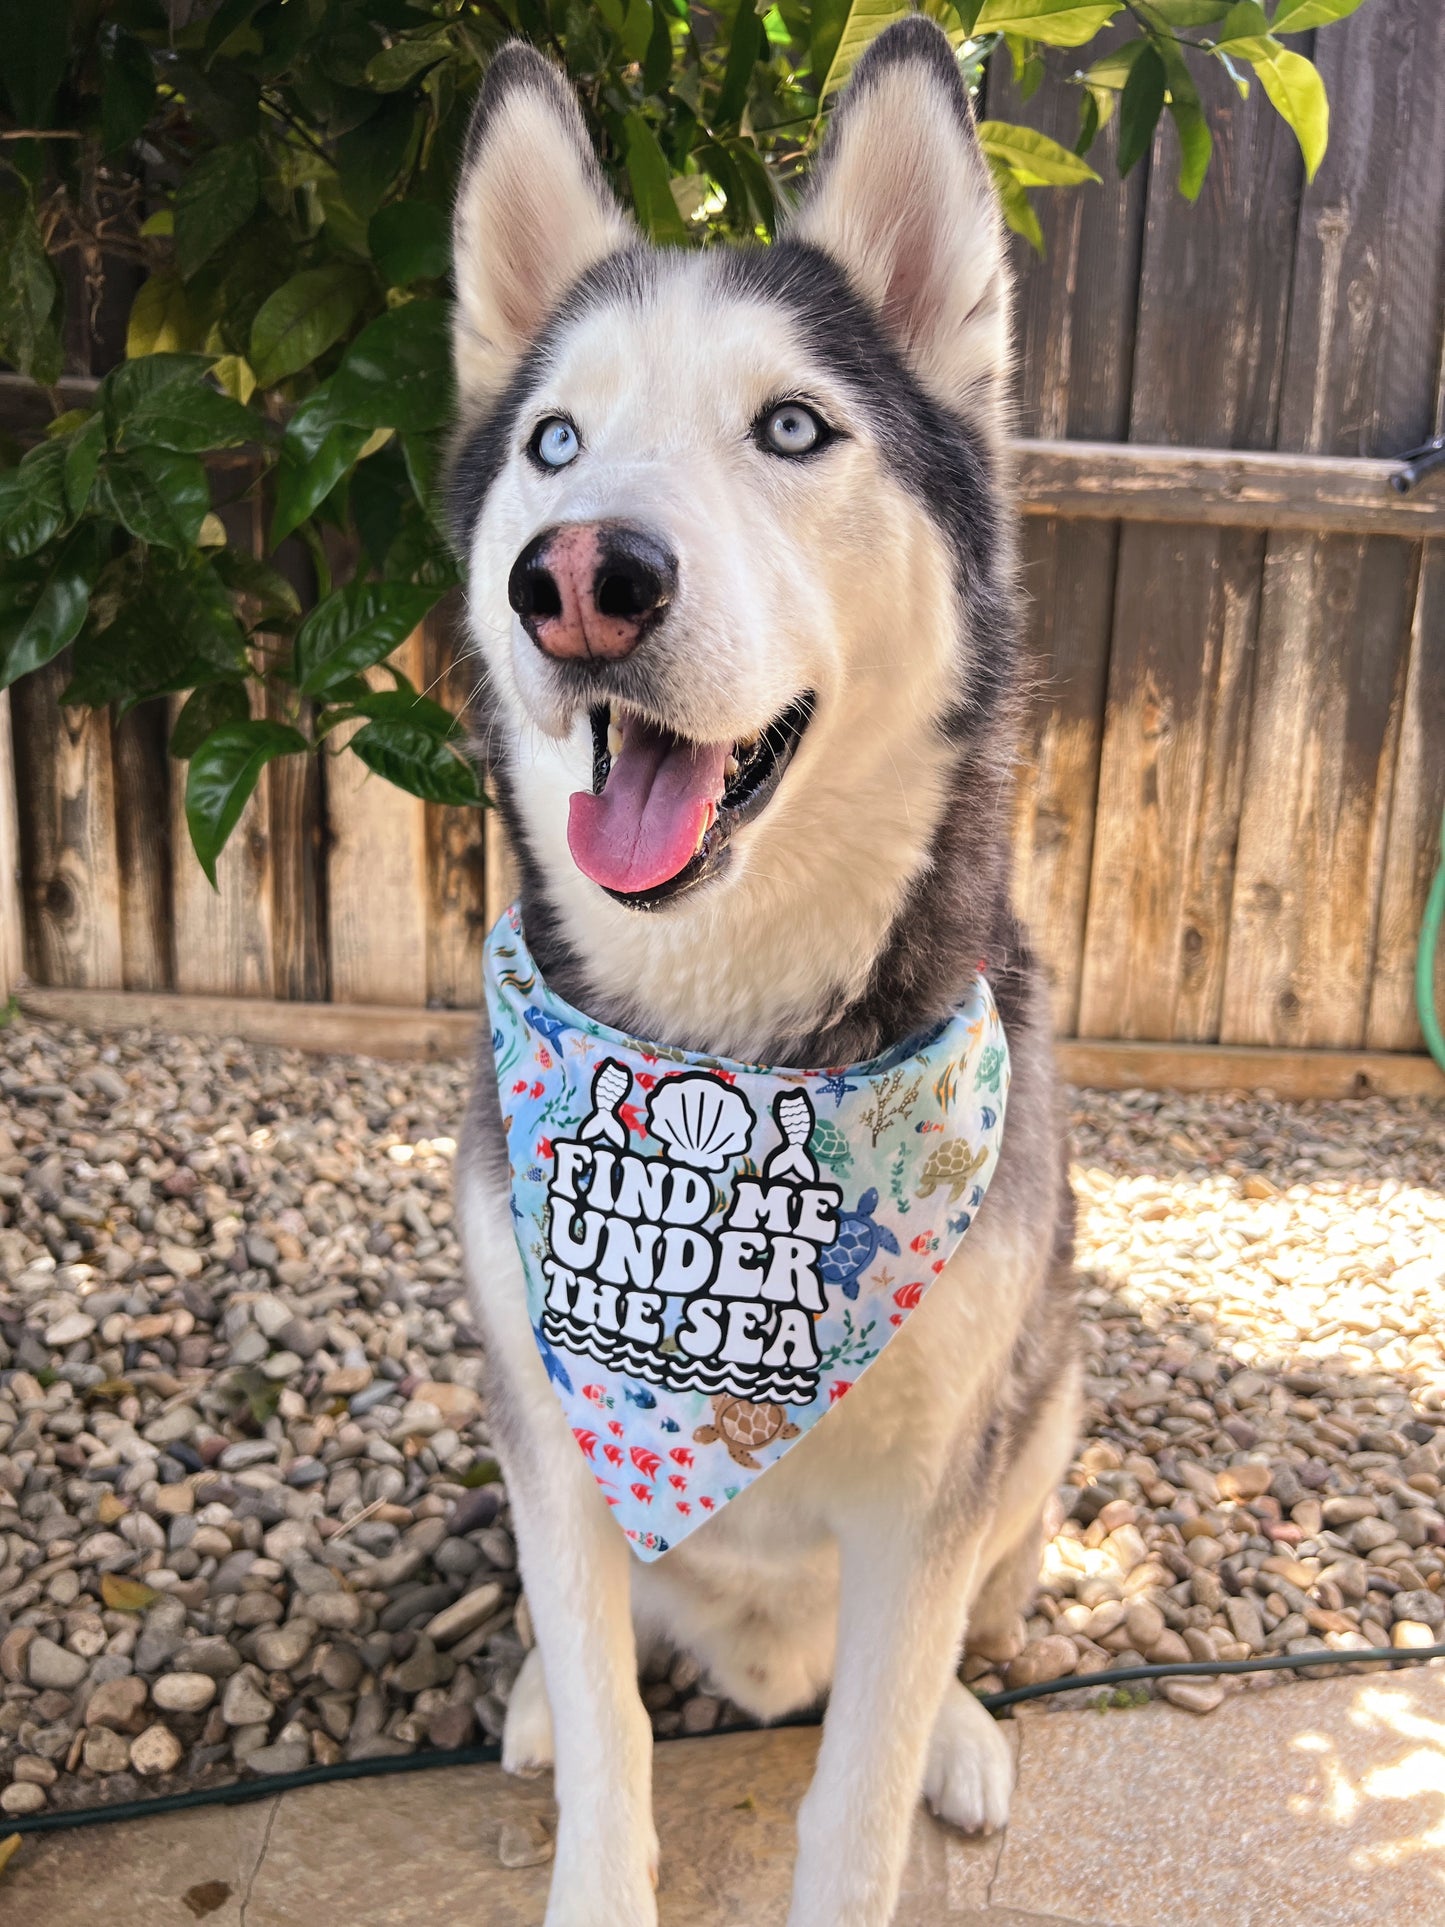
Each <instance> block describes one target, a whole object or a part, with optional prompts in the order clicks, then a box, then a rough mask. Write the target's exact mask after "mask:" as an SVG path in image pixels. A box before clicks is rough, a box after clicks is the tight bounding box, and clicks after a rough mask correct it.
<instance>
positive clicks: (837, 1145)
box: [808, 1117, 853, 1177]
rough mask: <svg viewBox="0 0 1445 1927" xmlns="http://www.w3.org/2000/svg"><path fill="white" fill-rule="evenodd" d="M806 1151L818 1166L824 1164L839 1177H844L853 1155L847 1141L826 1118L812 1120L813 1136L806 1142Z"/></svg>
mask: <svg viewBox="0 0 1445 1927" xmlns="http://www.w3.org/2000/svg"><path fill="white" fill-rule="evenodd" d="M808 1149H809V1150H810V1151H811V1152H812V1153H813V1156H814V1157H815V1158H817V1160H818V1162H819V1163H820V1164H826V1165H827V1166H828V1168H829V1170H830V1171H836V1172H837V1174H838V1176H839V1177H846V1176H847V1174H848V1171H849V1169H850V1167H851V1165H852V1163H853V1153H852V1151H851V1150H850V1149H849V1146H848V1140H847V1138H846V1137H844V1135H843V1133H842V1132H841V1131H840V1130H839V1129H838V1127H837V1125H836V1124H834V1123H832V1122H830V1120H829V1119H827V1118H826V1117H815V1118H814V1119H813V1135H812V1137H811V1138H810V1139H809V1140H808Z"/></svg>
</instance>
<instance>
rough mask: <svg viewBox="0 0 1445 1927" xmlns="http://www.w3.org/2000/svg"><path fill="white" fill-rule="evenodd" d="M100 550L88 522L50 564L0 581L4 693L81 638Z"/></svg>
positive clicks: (33, 566)
mask: <svg viewBox="0 0 1445 1927" xmlns="http://www.w3.org/2000/svg"><path fill="white" fill-rule="evenodd" d="M100 546H101V544H100V536H99V532H98V531H97V529H96V528H95V526H94V524H88V525H87V526H85V527H83V528H79V529H76V530H75V532H74V533H73V534H72V535H71V536H70V538H69V539H68V540H67V541H66V542H64V543H63V544H62V545H61V547H60V549H59V551H58V553H57V554H55V555H53V556H52V557H51V558H50V559H49V560H48V561H45V562H33V563H31V564H29V565H28V566H27V567H25V568H23V569H9V570H7V571H6V572H5V575H4V576H3V578H0V689H8V688H9V686H10V684H11V683H13V682H15V681H16V680H17V678H19V677H21V676H28V675H29V673H30V671H31V670H32V669H40V668H43V667H44V665H45V664H46V663H47V662H50V661H52V660H53V659H54V658H55V657H56V656H58V655H59V654H60V652H61V650H62V649H64V648H65V647H66V646H67V644H69V643H71V642H74V640H75V638H76V637H77V636H78V635H79V634H80V627H81V624H82V623H83V622H84V621H85V615H86V611H87V609H88V608H89V607H90V591H91V585H92V583H93V582H94V580H95V575H96V571H97V569H98V568H99V566H100Z"/></svg>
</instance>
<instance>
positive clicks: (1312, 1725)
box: [0, 1669, 1445, 1927]
mask: <svg viewBox="0 0 1445 1927" xmlns="http://www.w3.org/2000/svg"><path fill="white" fill-rule="evenodd" d="M1010 1731H1011V1733H1012V1734H1013V1735H1014V1737H1015V1739H1016V1743H1017V1744H1018V1746H1019V1752H1020V1777H1019V1787H1018V1793H1017V1796H1016V1799H1015V1804H1014V1818H1013V1822H1012V1824H1011V1826H1010V1827H1009V1829H1008V1832H1007V1833H1006V1834H1005V1835H1003V1836H1002V1837H1001V1838H995V1839H992V1840H982V1841H980V1840H965V1839H963V1838H961V1837H960V1836H959V1835H957V1834H955V1833H953V1832H952V1831H951V1830H950V1829H948V1828H946V1827H943V1826H941V1825H939V1824H938V1823H937V1822H936V1821H934V1820H933V1819H932V1818H931V1817H930V1816H929V1815H927V1814H925V1813H923V1812H921V1811H920V1813H919V1816H918V1820H917V1822H916V1825H915V1828H914V1836H913V1845H912V1853H911V1856H910V1861H909V1868H908V1874H907V1878H906V1880H905V1883H904V1891H903V1896H902V1900H901V1902H900V1906H899V1911H898V1915H897V1927H1277V1923H1278V1922H1280V1921H1281V1920H1289V1921H1295V1920H1298V1921H1301V1922H1307V1923H1309V1927H1366V1923H1368V1927H1378V1924H1379V1923H1382V1922H1386V1923H1390V1927H1406V1923H1408V1927H1445V1672H1440V1671H1435V1670H1429V1671H1427V1670H1425V1669H1418V1670H1415V1671H1411V1672H1408V1673H1398V1674H1386V1675H1375V1676H1372V1677H1368V1678H1367V1677H1363V1676H1350V1677H1342V1678H1338V1679H1332V1680H1322V1681H1317V1682H1312V1683H1309V1684H1299V1685H1291V1686H1288V1687H1282V1688H1279V1689H1277V1690H1275V1691H1272V1692H1268V1693H1241V1694H1239V1695H1238V1696H1236V1697H1235V1698H1233V1699H1231V1700H1230V1701H1228V1702H1227V1703H1226V1704H1225V1705H1224V1706H1223V1707H1221V1708H1220V1710H1219V1711H1218V1712H1217V1713H1214V1714H1211V1715H1209V1716H1208V1717H1207V1718H1205V1719H1198V1718H1195V1717H1194V1716H1192V1715H1190V1714H1187V1713H1182V1712H1179V1711H1178V1710H1177V1709H1175V1708H1172V1707H1169V1706H1165V1705H1156V1706H1151V1707H1147V1708H1143V1709H1139V1710H1137V1711H1134V1712H1128V1713H1112V1714H1108V1715H1101V1714H1098V1713H1093V1712H1074V1713H1058V1714H1040V1715H1036V1716H1033V1717H1029V1718H1026V1719H1023V1720H1020V1721H1018V1722H1015V1723H1013V1724H1012V1725H1011V1727H1010ZM817 1744H818V1735H817V1734H816V1732H811V1731H806V1730H803V1731H786V1732H779V1733H760V1734H739V1735H734V1736H731V1737H728V1738H725V1739H711V1740H708V1739H701V1740H689V1741H681V1742H676V1743H672V1744H669V1745H666V1746H661V1747H659V1748H658V1750H657V1754H656V1766H655V1774H656V1805H657V1812H658V1825H659V1832H660V1835H661V1839H662V1853H663V1873H662V1887H661V1892H660V1900H659V1905H660V1914H661V1921H662V1927H782V1922H783V1921H784V1919H785V1916H786V1912H787V1894H788V1886H789V1882H790V1879H791V1874H792V1864H793V1854H794V1845H795V1842H794V1820H795V1816H796V1812H797V1806H798V1802H799V1800H800V1799H801V1798H802V1795H803V1792H804V1790H805V1788H806V1786H807V1783H808V1779H809V1776H810V1774H811V1772H812V1765H813V1759H814V1755H815V1754H816V1751H817ZM552 1827H553V1806H552V1795H551V1782H550V1779H544V1780H537V1781H530V1782H524V1781H518V1780H513V1779H509V1778H507V1777H506V1776H505V1775H504V1774H503V1773H502V1772H501V1770H500V1769H499V1768H496V1767H485V1766H483V1767H463V1768H458V1769H456V1770H453V1771H448V1772H438V1773H421V1774H411V1775H399V1776H396V1777H388V1778H384V1779H374V1780H364V1781H352V1782H342V1783H339V1784H336V1785H332V1786H325V1787H315V1788H310V1789H307V1790H305V1791H302V1792H298V1793H292V1794H288V1795H286V1796H284V1797H283V1798H278V1799H275V1800H271V1801H267V1802H264V1803H258V1804H257V1805H254V1806H248V1807H236V1808H224V1807H218V1808H214V1809H209V1810H205V1811H202V1812H197V1813H191V1814H178V1815H174V1816H170V1817H166V1818H158V1819H155V1820H147V1821H138V1822H135V1823H134V1824H131V1825H122V1826H117V1827H104V1828H95V1829H92V1830H89V1831H86V1832H81V1833H76V1834H70V1835H61V1836H56V1837H50V1838H45V1837H41V1838H38V1839H36V1840H33V1841H27V1842H26V1843H25V1846H24V1848H23V1850H22V1852H21V1853H20V1854H19V1855H18V1856H17V1857H16V1859H15V1860H13V1861H12V1862H11V1864H10V1867H9V1869H8V1870H7V1871H6V1873H5V1874H4V1876H3V1878H0V1920H3V1921H5V1922H9V1921H11V1920H15V1921H17V1922H25V1923H33V1927H112V1923H113V1922H114V1920H115V1918H116V1917H117V1914H118V1913H122V1914H123V1916H124V1918H125V1919H127V1920H141V1921H144V1922H145V1927H192V1923H193V1921H195V1920H197V1919H200V1920H203V1921H205V1922H206V1923H208V1927H318V1924H319V1923H323V1922H327V1923H329V1922H335V1923H337V1927H463V1923H465V1927H536V1924H537V1923H538V1922H540V1921H541V1919H542V1915H543V1911H544V1908H545V1904H546V1892H547V1883H548V1879H549V1876H550V1872H551V1868H550V1865H549V1863H548V1859H547V1858H546V1857H544V1856H546V1855H547V1854H548V1851H549V1841H550V1836H551V1832H552ZM529 1843H530V1845H531V1847H532V1849H533V1853H532V1854H530V1855H529V1853H528V1852H527V1848H528V1846H529ZM534 1855H535V1857H533V1856H534ZM499 1856H505V1857H506V1858H508V1859H511V1860H514V1861H515V1860H517V1859H519V1858H521V1859H527V1858H533V1864H531V1865H520V1866H519V1865H511V1866H504V1865H503V1864H502V1858H501V1857H499ZM223 1890H224V1891H223Z"/></svg>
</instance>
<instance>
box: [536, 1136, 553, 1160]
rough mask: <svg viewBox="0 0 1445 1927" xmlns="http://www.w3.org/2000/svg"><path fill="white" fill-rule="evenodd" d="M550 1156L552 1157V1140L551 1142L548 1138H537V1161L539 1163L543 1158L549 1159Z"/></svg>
mask: <svg viewBox="0 0 1445 1927" xmlns="http://www.w3.org/2000/svg"><path fill="white" fill-rule="evenodd" d="M551 1155H552V1140H551V1138H549V1137H539V1138H538V1139H537V1157H538V1160H539V1161H541V1160H542V1159H545V1158H550V1157H551Z"/></svg>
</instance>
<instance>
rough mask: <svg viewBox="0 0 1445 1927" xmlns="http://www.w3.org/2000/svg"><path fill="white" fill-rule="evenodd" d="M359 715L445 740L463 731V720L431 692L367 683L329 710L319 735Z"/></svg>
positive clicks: (335, 698)
mask: <svg viewBox="0 0 1445 1927" xmlns="http://www.w3.org/2000/svg"><path fill="white" fill-rule="evenodd" d="M392 673H393V674H395V673H396V672H395V671H393V672H392ZM402 680H403V681H404V680H405V679H404V678H403V679H402ZM344 687H345V685H344V684H342V685H338V686H337V688H336V689H333V691H332V692H331V695H332V700H333V701H338V700H340V699H341V695H342V690H343V689H344ZM358 717H365V718H367V719H369V720H371V721H375V722H387V723H405V724H406V725H407V727H408V728H409V729H420V730H423V731H424V732H425V733H426V734H427V735H429V736H433V737H435V738H436V740H437V741H438V742H441V743H451V742H455V741H457V740H458V739H459V738H460V736H461V734H462V726H461V723H460V722H459V721H458V720H457V718H456V717H455V716H453V715H452V714H451V712H450V711H449V710H446V709H443V708H442V706H441V704H440V703H436V702H433V701H432V699H431V697H430V696H421V695H418V694H417V692H416V690H414V689H413V688H412V687H411V686H410V685H409V684H407V686H406V687H405V688H397V689H369V688H366V687H365V686H364V685H363V687H362V688H361V689H360V690H357V691H355V692H353V693H351V694H348V695H346V696H345V699H344V706H343V707H342V708H339V709H328V710H327V711H326V713H325V714H324V715H323V716H322V717H321V718H320V719H319V721H318V722H317V725H316V733H317V735H318V736H319V735H329V734H330V732H331V731H332V730H333V729H336V728H337V727H338V726H339V725H340V724H342V723H350V722H355V721H356V720H357V718H358Z"/></svg>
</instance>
